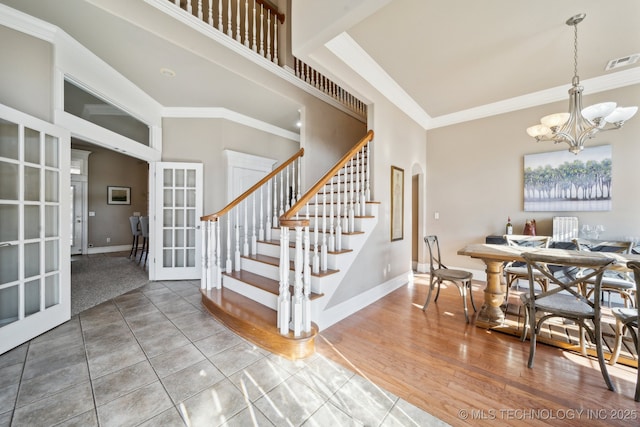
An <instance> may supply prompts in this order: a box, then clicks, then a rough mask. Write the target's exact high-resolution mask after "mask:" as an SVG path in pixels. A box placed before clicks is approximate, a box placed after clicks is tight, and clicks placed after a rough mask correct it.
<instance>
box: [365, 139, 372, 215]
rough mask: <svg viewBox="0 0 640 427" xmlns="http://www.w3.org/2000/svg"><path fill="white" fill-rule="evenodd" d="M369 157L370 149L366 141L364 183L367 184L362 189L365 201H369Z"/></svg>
mask: <svg viewBox="0 0 640 427" xmlns="http://www.w3.org/2000/svg"><path fill="white" fill-rule="evenodd" d="M370 159H371V151H370V148H369V143H367V157H366V158H365V165H366V167H365V175H366V177H365V178H366V184H367V185H366V188H365V190H364V196H365V198H366V200H367V202H370V201H371V189H370V188H369V182H370V180H369V168H370V166H371V162H370Z"/></svg>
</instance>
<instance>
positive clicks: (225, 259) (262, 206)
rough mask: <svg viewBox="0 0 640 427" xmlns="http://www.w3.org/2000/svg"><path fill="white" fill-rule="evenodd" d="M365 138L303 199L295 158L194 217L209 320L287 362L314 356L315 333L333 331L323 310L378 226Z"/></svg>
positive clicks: (298, 162)
mask: <svg viewBox="0 0 640 427" xmlns="http://www.w3.org/2000/svg"><path fill="white" fill-rule="evenodd" d="M372 138H373V132H372V131H370V132H369V133H367V135H366V136H365V137H364V138H363V139H362V140H360V141H359V142H358V143H357V144H356V145H355V146H354V147H353V148H352V149H351V150H349V152H348V153H347V154H345V156H343V158H342V159H341V160H340V161H338V162H337V163H336V164H335V165H334V166H333V167H332V168H331V169H330V170H329V171H328V172H327V173H326V174H325V176H324V177H323V178H322V179H320V180H319V181H318V182H317V183H316V184H315V185H314V186H313V187H311V189H309V190H308V191H307V192H305V193H304V194H301V192H300V184H299V183H300V158H301V157H302V156H303V155H304V151H303V150H301V151H300V152H298V153H297V154H296V155H294V156H293V157H292V158H291V159H289V160H288V161H287V162H285V163H283V164H282V165H281V166H279V167H278V168H277V169H276V170H274V171H273V172H272V173H271V174H269V175H268V176H267V177H265V178H264V179H263V180H261V181H260V182H259V183H257V184H256V185H254V186H253V187H252V188H250V189H249V190H247V191H246V192H245V193H243V194H242V195H241V196H239V197H238V198H237V199H236V200H234V201H233V202H232V203H230V204H229V205H228V206H227V207H225V208H224V209H222V210H221V211H220V212H218V213H216V214H212V215H207V216H204V217H202V218H201V219H202V232H203V242H204V244H205V247H204V250H203V254H204V255H203V260H202V263H203V276H202V283H201V291H202V301H203V304H204V305H205V307H206V308H207V309H208V310H209V312H210V313H211V314H212V315H213V316H215V317H216V318H218V319H219V320H220V321H222V322H223V323H225V324H226V325H227V326H228V327H230V328H231V329H233V330H234V331H236V332H237V333H238V334H240V335H241V336H243V337H245V338H246V339H248V340H249V341H251V342H253V343H255V344H256V345H258V346H260V347H262V348H265V349H267V350H269V351H271V352H274V353H277V354H280V355H282V356H285V357H287V358H290V359H298V358H304V357H307V356H309V355H310V354H312V353H313V352H314V351H315V344H314V339H315V336H316V334H317V332H318V330H319V327H318V325H320V327H322V326H323V325H330V324H331V323H333V322H331V320H330V319H326V318H323V314H324V309H325V307H326V306H327V304H328V302H329V301H330V300H331V297H332V295H333V293H334V292H335V291H336V290H337V289H338V288H339V287H340V286H348V284H345V283H342V282H343V280H342V279H343V278H344V276H345V274H346V273H347V271H348V270H349V268H350V266H351V264H352V263H353V262H354V261H355V259H356V257H357V256H358V254H359V252H360V250H361V249H362V247H364V244H365V242H366V240H367V238H368V237H369V235H370V234H371V232H372V230H373V228H374V227H375V225H376V222H377V214H378V203H376V202H372V201H370V200H369V198H370V196H369V194H370V189H369V175H368V171H369V158H370V156H369V142H370V141H371V140H372ZM296 166H297V168H296ZM286 189H288V191H286ZM283 190H285V191H283Z"/></svg>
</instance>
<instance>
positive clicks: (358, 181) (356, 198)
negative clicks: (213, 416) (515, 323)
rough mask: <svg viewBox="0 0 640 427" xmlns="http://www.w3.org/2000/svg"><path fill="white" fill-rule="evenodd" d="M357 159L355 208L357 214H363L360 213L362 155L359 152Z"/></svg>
mask: <svg viewBox="0 0 640 427" xmlns="http://www.w3.org/2000/svg"><path fill="white" fill-rule="evenodd" d="M355 161H356V175H355V182H354V184H355V188H356V189H355V193H354V195H355V202H356V207H355V208H354V212H355V215H361V213H360V156H359V153H356V155H355Z"/></svg>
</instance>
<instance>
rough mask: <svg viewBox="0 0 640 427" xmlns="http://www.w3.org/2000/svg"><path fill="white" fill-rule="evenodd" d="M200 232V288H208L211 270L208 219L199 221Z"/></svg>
mask: <svg viewBox="0 0 640 427" xmlns="http://www.w3.org/2000/svg"><path fill="white" fill-rule="evenodd" d="M200 227H202V228H201V233H202V245H203V248H202V275H201V276H200V289H208V288H207V286H209V280H210V277H211V271H210V270H209V265H208V259H209V256H210V255H211V242H210V240H209V239H210V236H209V221H200Z"/></svg>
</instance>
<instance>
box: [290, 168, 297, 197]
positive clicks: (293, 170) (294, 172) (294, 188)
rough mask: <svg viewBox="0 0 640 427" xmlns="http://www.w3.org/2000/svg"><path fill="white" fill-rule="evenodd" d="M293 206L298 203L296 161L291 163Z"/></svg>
mask: <svg viewBox="0 0 640 427" xmlns="http://www.w3.org/2000/svg"><path fill="white" fill-rule="evenodd" d="M289 197H290V199H291V206H293V205H295V204H296V201H297V200H298V199H296V162H293V163H291V194H290V196H289Z"/></svg>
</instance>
